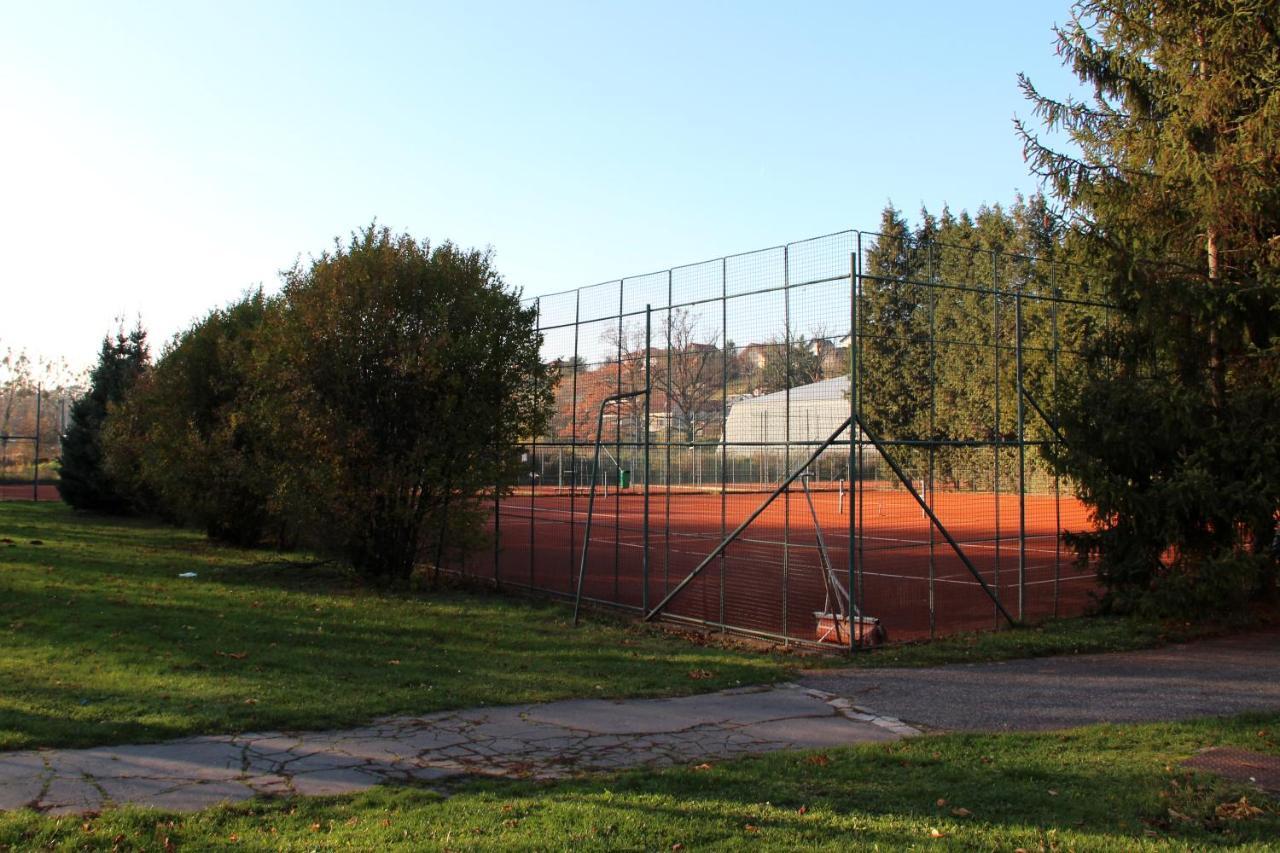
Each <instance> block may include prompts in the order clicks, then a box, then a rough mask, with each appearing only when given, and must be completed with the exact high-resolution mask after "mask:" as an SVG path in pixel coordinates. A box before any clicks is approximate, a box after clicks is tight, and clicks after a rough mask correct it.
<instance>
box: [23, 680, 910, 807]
mask: <svg viewBox="0 0 1280 853" xmlns="http://www.w3.org/2000/svg"><path fill="white" fill-rule="evenodd" d="M915 733H916V732H915V730H914V729H911V728H909V727H907V726H905V725H903V724H901V723H899V722H898V721H897V720H885V719H882V718H880V717H878V716H876V715H875V714H872V713H869V712H866V711H864V710H863V709H860V708H858V707H856V706H854V705H853V704H852V703H850V702H849V701H848V700H845V699H842V698H840V697H837V696H833V695H831V694H828V693H824V692H822V691H820V690H816V689H812V688H809V689H806V688H802V687H800V686H798V685H795V684H787V685H780V686H777V687H764V688H751V689H746V690H733V691H726V692H724V693H712V694H707V695H702V696H688V697H683V698H679V699H648V700H623V701H616V702H610V701H602V700H586V701H565V702H552V703H549V704H546V705H522V706H514V707H502V708H473V709H468V710H464V711H458V712H454V713H443V714H430V715H427V716H424V717H394V718H386V719H382V720H376V721H375V722H374V723H373V724H372V725H370V726H363V727H360V728H357V729H350V730H346V731H329V732H310V733H308V732H250V733H246V734H240V735H227V736H221V737H219V736H212V737H198V738H186V739H184V740H179V741H170V742H167V743H157V744H142V745H129V746H119V747H99V748H95V749H73V750H39V751H27V752H12V753H0V809H14V808H20V807H24V806H26V807H30V808H35V809H38V810H41V811H46V812H57V813H71V812H84V811H96V810H98V809H101V808H109V807H111V806H119V805H125V804H133V805H140V806H155V807H158V808H163V809H167V810H173V811H190V810H196V809H202V808H206V807H208V806H212V805H215V804H217V803H219V802H234V801H238V800H244V799H248V798H249V797H252V796H255V795H264V796H291V795H313V796H328V795H338V794H348V793H353V792H356V791H361V790H364V789H366V788H370V787H372V786H373V785H377V784H382V783H393V784H394V783H404V782H407V781H410V780H414V781H417V782H426V783H428V784H431V783H436V782H444V781H447V780H448V779H450V778H451V777H457V776H460V775H486V776H507V777H517V778H526V777H527V778H538V779H553V778H561V777H565V776H570V775H574V774H578V773H584V772H592V771H611V770H621V769H625V768H630V767H642V766H647V767H655V766H664V765H671V764H679V763H686V762H687V763H695V764H696V763H700V762H703V761H708V760H714V759H721V758H729V757H732V756H738V755H746V754H750V753H760V752H767V751H771V750H777V749H789V748H800V747H828V746H840V745H844V744H852V743H863V742H868V741H883V740H892V739H894V738H898V737H902V736H904V735H910V734H915Z"/></svg>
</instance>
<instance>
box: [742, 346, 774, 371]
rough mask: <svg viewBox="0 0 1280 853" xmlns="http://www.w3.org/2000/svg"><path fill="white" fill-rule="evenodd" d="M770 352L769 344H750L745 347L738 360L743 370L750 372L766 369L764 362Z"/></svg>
mask: <svg viewBox="0 0 1280 853" xmlns="http://www.w3.org/2000/svg"><path fill="white" fill-rule="evenodd" d="M768 352H769V346H768V344H748V345H747V346H745V347H743V348H742V349H741V350H740V351H739V353H738V359H739V360H740V362H741V364H742V369H743V370H745V371H747V372H750V371H752V370H759V369H760V368H762V367H764V362H765V359H766V358H767V353H768Z"/></svg>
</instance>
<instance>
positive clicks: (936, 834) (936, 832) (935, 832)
mask: <svg viewBox="0 0 1280 853" xmlns="http://www.w3.org/2000/svg"><path fill="white" fill-rule="evenodd" d="M950 835H951V833H949V832H943V831H942V830H941V829H938V828H937V827H932V828H930V829H929V837H930V838H948V837H950Z"/></svg>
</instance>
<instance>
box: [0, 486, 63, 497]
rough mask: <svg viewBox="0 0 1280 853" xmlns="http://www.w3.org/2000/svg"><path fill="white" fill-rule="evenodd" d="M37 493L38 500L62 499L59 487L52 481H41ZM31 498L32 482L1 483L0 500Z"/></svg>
mask: <svg viewBox="0 0 1280 853" xmlns="http://www.w3.org/2000/svg"><path fill="white" fill-rule="evenodd" d="M36 494H37V497H36V500H41V501H56V500H60V499H61V498H60V497H59V495H58V487H57V486H55V485H53V484H51V483H41V484H40V485H39V486H37V487H36ZM29 500H31V484H30V483H0V501H29Z"/></svg>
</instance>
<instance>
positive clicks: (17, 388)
mask: <svg viewBox="0 0 1280 853" xmlns="http://www.w3.org/2000/svg"><path fill="white" fill-rule="evenodd" d="M68 407H69V401H68V399H67V396H66V395H65V394H63V393H60V392H50V391H47V390H45V389H44V388H42V387H40V386H39V385H35V386H27V385H21V384H15V385H13V386H12V387H8V388H6V389H4V393H3V394H2V395H0V501H13V500H20V501H33V500H57V499H58V487H57V481H58V460H59V457H60V456H61V453H62V444H61V438H62V434H63V433H64V432H65V431H66V421H67V410H68Z"/></svg>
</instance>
